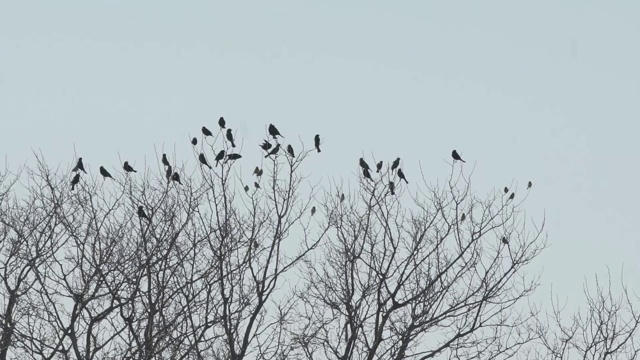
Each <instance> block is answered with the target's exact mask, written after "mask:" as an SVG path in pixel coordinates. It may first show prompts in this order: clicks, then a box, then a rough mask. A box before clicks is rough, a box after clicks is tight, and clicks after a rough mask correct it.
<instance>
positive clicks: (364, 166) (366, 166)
mask: <svg viewBox="0 0 640 360" xmlns="http://www.w3.org/2000/svg"><path fill="white" fill-rule="evenodd" d="M359 163H360V167H362V168H363V169H367V170H371V168H370V167H369V164H367V162H366V161H364V159H363V158H360V162H359Z"/></svg>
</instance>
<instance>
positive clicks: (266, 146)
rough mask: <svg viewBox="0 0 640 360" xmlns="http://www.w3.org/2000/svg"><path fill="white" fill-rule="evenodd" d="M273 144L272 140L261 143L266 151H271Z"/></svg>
mask: <svg viewBox="0 0 640 360" xmlns="http://www.w3.org/2000/svg"><path fill="white" fill-rule="evenodd" d="M272 146H273V145H271V143H270V142H268V141H267V140H265V141H264V142H263V143H262V145H260V147H261V148H262V150H264V151H269V149H271V147H272Z"/></svg>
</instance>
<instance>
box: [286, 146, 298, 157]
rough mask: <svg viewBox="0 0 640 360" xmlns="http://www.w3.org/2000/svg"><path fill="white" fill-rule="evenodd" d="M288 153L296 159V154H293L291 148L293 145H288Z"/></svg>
mask: <svg viewBox="0 0 640 360" xmlns="http://www.w3.org/2000/svg"><path fill="white" fill-rule="evenodd" d="M287 152H288V153H289V155H291V157H296V155H295V153H294V152H293V147H291V145H287Z"/></svg>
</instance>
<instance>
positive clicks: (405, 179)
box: [398, 169, 409, 184]
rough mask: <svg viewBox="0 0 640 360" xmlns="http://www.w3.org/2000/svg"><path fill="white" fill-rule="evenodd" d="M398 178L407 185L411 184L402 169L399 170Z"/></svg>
mask: <svg viewBox="0 0 640 360" xmlns="http://www.w3.org/2000/svg"><path fill="white" fill-rule="evenodd" d="M398 177H399V178H400V179H402V180H404V181H405V182H406V183H407V184H408V183H409V182H408V181H407V178H406V177H405V176H404V173H403V172H402V169H398Z"/></svg>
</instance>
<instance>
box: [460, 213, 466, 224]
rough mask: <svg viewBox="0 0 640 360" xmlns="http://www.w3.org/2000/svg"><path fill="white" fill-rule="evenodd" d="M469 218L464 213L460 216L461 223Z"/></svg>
mask: <svg viewBox="0 0 640 360" xmlns="http://www.w3.org/2000/svg"><path fill="white" fill-rule="evenodd" d="M466 218H467V215H465V214H464V213H462V216H460V222H463V221H464V219H466Z"/></svg>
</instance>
